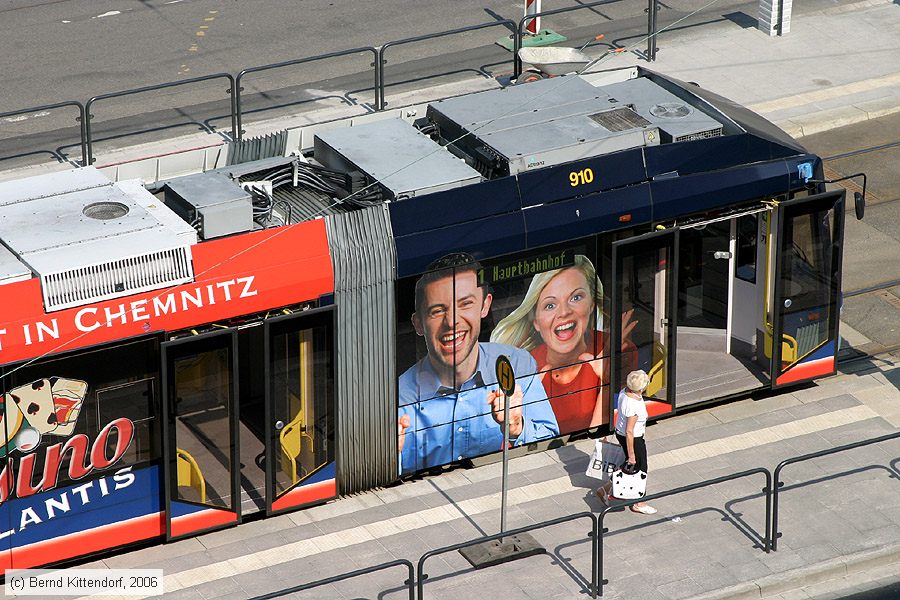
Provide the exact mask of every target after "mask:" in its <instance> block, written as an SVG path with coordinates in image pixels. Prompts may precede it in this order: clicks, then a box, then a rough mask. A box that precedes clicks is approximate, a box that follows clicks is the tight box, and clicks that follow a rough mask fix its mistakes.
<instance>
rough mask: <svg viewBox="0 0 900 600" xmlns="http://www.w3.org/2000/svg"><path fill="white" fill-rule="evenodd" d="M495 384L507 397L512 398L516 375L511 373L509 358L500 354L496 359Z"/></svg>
mask: <svg viewBox="0 0 900 600" xmlns="http://www.w3.org/2000/svg"><path fill="white" fill-rule="evenodd" d="M496 371H497V384H498V385H499V386H500V389H501V390H502V391H503V393H504V394H506V395H507V396H512V395H513V392H515V391H516V374H515V373H514V372H513V367H512V363H511V362H509V358H507V357H506V356H504V355H503V354H501V355H500V356H498V357H497V366H496Z"/></svg>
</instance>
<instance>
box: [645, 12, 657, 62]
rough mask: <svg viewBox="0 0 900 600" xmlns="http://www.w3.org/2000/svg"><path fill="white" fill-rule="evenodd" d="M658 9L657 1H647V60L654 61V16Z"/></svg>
mask: <svg viewBox="0 0 900 600" xmlns="http://www.w3.org/2000/svg"><path fill="white" fill-rule="evenodd" d="M658 9H659V2H658V0H649V5H648V6H647V60H649V61H650V62H653V61H655V60H656V14H657V11H658Z"/></svg>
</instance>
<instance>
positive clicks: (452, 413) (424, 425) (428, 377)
mask: <svg viewBox="0 0 900 600" xmlns="http://www.w3.org/2000/svg"><path fill="white" fill-rule="evenodd" d="M501 354H505V355H506V356H507V357H509V360H510V362H511V363H512V366H513V370H514V371H515V372H516V373H522V374H525V373H528V374H529V375H527V376H524V377H518V376H517V377H516V385H519V386H521V387H522V419H523V424H522V433H520V434H519V436H518V437H517V438H516V439H514V440H511V441H512V442H513V444H514V445H516V446H520V445H522V444H528V443H530V442H534V441H536V440H540V439H547V438H551V437H555V436H557V435H559V426H558V425H557V423H556V417H555V416H554V415H553V408H551V406H550V402H549V401H548V400H547V394H546V393H545V392H544V386H543V385H542V384H541V380H540V378H539V377H538V376H537V374H536V373H537V370H538V369H537V364H536V363H535V361H534V359H533V358H532V357H531V354H529V353H528V352H526V351H525V350H521V349H519V348H515V347H513V346H507V345H505V344H495V343H489V342H484V343H479V344H478V366H477V368H476V370H475V373H474V374H473V375H472V377H470V378H469V379H468V380H466V381H465V382H463V383H462V384H461V385H459V387H458V389H454V388H448V387H446V386H443V385H441V382H440V379H439V378H438V375H437V373H435V371H434V368H433V367H432V366H431V361H429V360H428V357H427V356H426V357H425V358H423V359H422V360H420V361H419V362H417V363H416V364H415V365H413V366H412V367H410V368H409V369H407V370H406V372H405V373H403V375H401V376H400V381H399V393H400V414H399V416H401V417H402V416H403V415H409V418H410V427H409V428H408V429H407V430H406V438H405V441H404V445H403V451H402V452H401V453H400V470H401V472H402V473H411V472H413V471H418V470H420V469H427V468H429V467H434V466H438V465H443V464H447V463H450V462H453V461H456V460H462V459H463V458H469V457H472V456H480V455H482V454H488V453H491V452H497V451H498V450H502V449H503V448H502V446H503V430H502V429H501V428H500V425H499V424H498V423H497V422H496V421H495V420H494V417H493V416H492V414H491V407H490V405H489V404H488V403H487V399H488V393H489V392H490V391H491V390H494V389H497V377H496V375H495V374H494V369H495V363H496V361H497V357H499V356H500V355H501Z"/></svg>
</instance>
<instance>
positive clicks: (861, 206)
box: [853, 192, 866, 221]
mask: <svg viewBox="0 0 900 600" xmlns="http://www.w3.org/2000/svg"><path fill="white" fill-rule="evenodd" d="M853 205H854V208H855V209H856V220H857V221H862V218H863V215H865V214H866V197H865V196H863V194H862V192H853Z"/></svg>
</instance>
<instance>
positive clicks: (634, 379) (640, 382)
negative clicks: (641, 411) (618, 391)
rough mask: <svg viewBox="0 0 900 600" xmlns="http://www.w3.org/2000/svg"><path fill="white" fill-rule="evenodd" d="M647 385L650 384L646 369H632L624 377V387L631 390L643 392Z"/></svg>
mask: <svg viewBox="0 0 900 600" xmlns="http://www.w3.org/2000/svg"><path fill="white" fill-rule="evenodd" d="M648 385H650V376H649V375H647V373H646V371H641V370H637V371H632V372H631V373H629V374H628V376H627V377H626V378H625V387H627V388H628V389H629V391H632V392H643V391H644V390H646V389H647V386H648Z"/></svg>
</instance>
